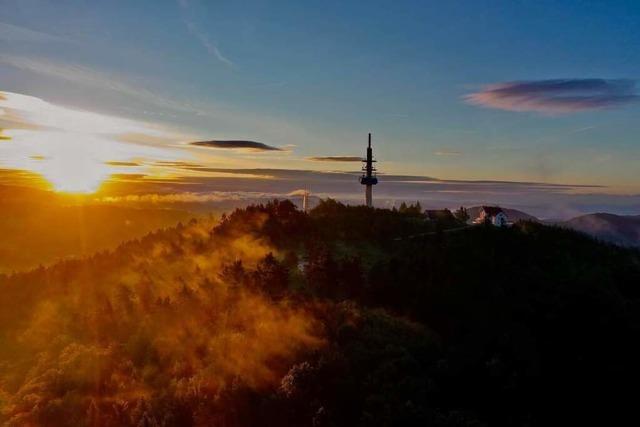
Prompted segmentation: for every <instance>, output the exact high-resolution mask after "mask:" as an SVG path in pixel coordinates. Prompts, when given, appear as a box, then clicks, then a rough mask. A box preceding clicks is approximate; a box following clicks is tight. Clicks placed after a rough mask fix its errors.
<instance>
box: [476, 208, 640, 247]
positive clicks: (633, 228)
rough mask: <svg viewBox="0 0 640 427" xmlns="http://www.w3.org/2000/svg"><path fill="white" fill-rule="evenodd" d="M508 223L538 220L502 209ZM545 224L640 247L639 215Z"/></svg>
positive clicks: (593, 216)
mask: <svg viewBox="0 0 640 427" xmlns="http://www.w3.org/2000/svg"><path fill="white" fill-rule="evenodd" d="M481 208H482V206H474V207H471V208H468V209H467V212H468V213H469V216H470V217H471V218H472V219H473V218H477V217H478V216H479V215H480V209H481ZM502 210H503V211H504V212H505V213H506V214H507V217H508V218H509V221H512V222H517V221H523V220H524V221H536V222H541V221H540V219H538V218H536V217H535V216H533V215H530V214H528V213H526V212H523V211H520V210H517V209H509V208H502ZM543 222H544V223H546V224H550V225H556V226H559V227H563V228H569V229H571V230H575V231H580V232H582V233H585V234H588V235H589V236H592V237H594V238H596V239H599V240H602V241H604V242H608V243H615V244H617V245H620V246H627V247H640V215H616V214H611V213H606V212H597V213H591V214H585V215H580V216H577V217H575V218H571V219H569V220H564V221H562V220H561V221H551V220H549V221H543Z"/></svg>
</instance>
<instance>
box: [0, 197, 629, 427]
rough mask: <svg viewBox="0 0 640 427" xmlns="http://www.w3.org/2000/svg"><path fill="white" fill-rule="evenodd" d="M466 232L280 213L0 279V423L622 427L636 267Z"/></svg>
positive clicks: (429, 224) (526, 226) (232, 219)
mask: <svg viewBox="0 0 640 427" xmlns="http://www.w3.org/2000/svg"><path fill="white" fill-rule="evenodd" d="M460 217H463V215H462V214H461V213H460V214H459V215H458V214H456V215H453V214H444V215H439V216H435V217H434V216H431V217H428V216H426V215H425V214H423V213H422V209H421V208H420V207H419V206H404V207H403V208H402V209H400V210H385V209H370V208H366V207H352V206H345V205H343V204H341V203H339V202H336V201H333V200H325V201H323V202H322V203H320V204H319V206H317V207H316V208H315V209H313V210H311V211H310V212H309V213H308V214H306V213H303V212H301V211H299V210H297V209H296V207H295V206H294V205H293V204H292V203H291V202H289V201H273V202H270V203H267V204H264V205H253V206H249V207H247V208H245V209H237V210H235V211H234V212H232V213H230V214H229V215H225V216H223V217H222V219H221V220H220V221H218V220H215V221H214V220H213V219H211V218H203V219H199V220H192V221H190V222H188V223H187V224H184V225H183V224H180V225H178V226H176V227H173V228H168V229H163V230H159V231H156V232H153V233H150V234H148V235H146V236H144V237H142V238H140V239H137V240H132V241H129V242H126V243H123V244H121V245H120V246H119V247H118V248H117V249H115V250H113V251H109V252H102V253H97V254H95V255H93V256H91V257H88V258H84V259H77V260H67V261H63V262H60V263H57V264H55V265H52V266H49V267H46V268H45V267H41V268H38V269H35V270H32V271H29V272H25V273H19V274H13V275H5V276H0V421H1V422H2V423H4V424H7V425H14V426H23V425H47V426H67V425H73V426H83V425H84V426H183V425H186V426H189V425H193V426H208V425H220V426H287V425H290V426H310V427H311V426H313V427H320V426H424V425H433V426H514V425H516V426H538V425H540V426H542V425H550V424H558V423H565V425H568V424H576V423H580V422H583V421H584V420H590V421H600V422H602V423H605V424H612V423H613V424H616V419H618V417H620V418H621V417H623V416H624V415H625V414H626V413H625V408H627V410H628V411H631V409H632V406H631V405H629V402H630V399H632V398H633V395H628V394H626V392H625V390H626V388H627V387H631V386H634V385H635V381H636V379H637V378H638V375H637V374H638V367H637V366H638V362H637V361H638V360H639V356H640V349H639V342H640V341H639V340H638V338H639V337H640V336H639V335H638V331H639V329H638V327H639V322H638V321H639V320H640V318H639V314H640V312H639V305H638V299H639V297H640V288H639V287H638V286H639V284H640V253H639V252H637V251H635V250H630V249H623V248H619V247H616V246H611V245H606V244H602V243H599V242H597V241H595V240H592V239H590V238H588V237H586V236H584V235H581V234H578V233H576V232H572V231H568V230H564V229H559V228H555V227H548V226H544V225H541V224H537V223H532V222H520V223H518V224H516V225H514V226H513V227H510V228H495V227H492V226H489V225H479V226H473V227H468V226H465V225H464V223H463V221H461V220H460Z"/></svg>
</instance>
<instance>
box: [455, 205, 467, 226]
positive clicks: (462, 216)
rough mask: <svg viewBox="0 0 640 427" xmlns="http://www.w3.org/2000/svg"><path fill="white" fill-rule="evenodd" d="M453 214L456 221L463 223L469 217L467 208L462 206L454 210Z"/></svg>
mask: <svg viewBox="0 0 640 427" xmlns="http://www.w3.org/2000/svg"><path fill="white" fill-rule="evenodd" d="M453 216H455V217H456V219H457V220H458V221H460V222H463V223H466V222H467V221H469V218H470V217H469V213H468V212H467V209H466V208H465V207H464V206H460V208H459V209H458V210H456V212H455V213H454V214H453Z"/></svg>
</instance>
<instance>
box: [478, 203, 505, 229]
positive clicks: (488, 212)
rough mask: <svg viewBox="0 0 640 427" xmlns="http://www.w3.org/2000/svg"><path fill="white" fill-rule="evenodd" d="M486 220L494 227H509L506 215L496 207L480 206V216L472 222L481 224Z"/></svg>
mask: <svg viewBox="0 0 640 427" xmlns="http://www.w3.org/2000/svg"><path fill="white" fill-rule="evenodd" d="M487 220H488V221H489V222H490V223H491V224H493V225H495V226H496V227H506V226H507V225H509V218H508V217H507V214H506V213H505V212H504V211H503V210H502V208H500V207H498V206H482V207H481V208H480V214H479V216H478V218H476V220H475V221H474V222H476V223H478V224H482V223H484V222H485V221H487Z"/></svg>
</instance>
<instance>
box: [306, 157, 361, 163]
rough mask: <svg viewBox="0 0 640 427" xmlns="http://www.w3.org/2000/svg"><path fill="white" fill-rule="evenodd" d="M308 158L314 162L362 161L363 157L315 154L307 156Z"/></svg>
mask: <svg viewBox="0 0 640 427" xmlns="http://www.w3.org/2000/svg"><path fill="white" fill-rule="evenodd" d="M307 160H312V161H314V162H360V161H362V157H358V156H315V157H307Z"/></svg>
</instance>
